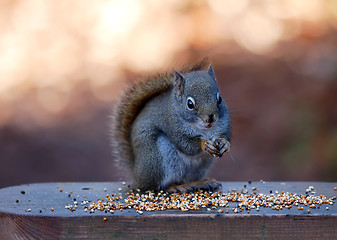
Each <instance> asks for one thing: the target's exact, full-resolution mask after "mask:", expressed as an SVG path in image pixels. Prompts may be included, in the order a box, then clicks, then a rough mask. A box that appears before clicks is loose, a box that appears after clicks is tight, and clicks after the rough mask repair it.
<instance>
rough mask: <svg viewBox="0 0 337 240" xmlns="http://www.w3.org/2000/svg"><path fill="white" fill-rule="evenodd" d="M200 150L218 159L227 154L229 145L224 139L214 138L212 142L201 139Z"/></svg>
mask: <svg viewBox="0 0 337 240" xmlns="http://www.w3.org/2000/svg"><path fill="white" fill-rule="evenodd" d="M201 148H202V150H203V151H204V152H206V153H207V154H208V155H211V156H214V157H218V158H220V157H222V155H223V154H224V153H227V152H229V150H230V143H229V142H228V141H227V140H226V139H225V138H216V139H215V140H214V141H211V140H205V139H201Z"/></svg>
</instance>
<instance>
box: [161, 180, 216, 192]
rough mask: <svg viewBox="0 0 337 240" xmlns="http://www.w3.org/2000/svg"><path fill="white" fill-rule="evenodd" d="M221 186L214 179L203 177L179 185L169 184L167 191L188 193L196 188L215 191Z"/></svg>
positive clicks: (196, 189)
mask: <svg viewBox="0 0 337 240" xmlns="http://www.w3.org/2000/svg"><path fill="white" fill-rule="evenodd" d="M221 187H222V185H221V183H220V182H218V181H216V180H215V179H205V180H201V181H193V182H189V183H185V184H181V185H171V186H170V187H169V188H168V189H167V192H169V193H189V192H194V191H198V190H204V191H211V192H216V191H218V190H219V189H220V188H221Z"/></svg>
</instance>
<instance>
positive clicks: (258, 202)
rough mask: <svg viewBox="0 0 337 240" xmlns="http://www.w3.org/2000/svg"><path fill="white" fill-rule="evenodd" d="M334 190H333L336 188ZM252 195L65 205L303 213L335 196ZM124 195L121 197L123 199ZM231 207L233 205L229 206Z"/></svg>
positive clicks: (130, 196)
mask: <svg viewBox="0 0 337 240" xmlns="http://www.w3.org/2000/svg"><path fill="white" fill-rule="evenodd" d="M335 190H336V189H335ZM253 191H254V192H253V193H251V194H248V193H247V191H241V192H238V191H235V190H232V191H230V192H228V193H224V192H222V191H219V192H214V193H212V192H207V191H202V190H199V191H196V192H191V193H172V194H170V193H167V192H163V191H161V192H157V193H155V192H150V191H148V192H145V193H141V192H140V191H139V190H136V191H132V190H130V191H129V192H126V194H125V195H121V194H117V195H114V194H107V195H106V196H105V197H103V198H100V199H97V200H95V201H87V200H84V201H82V202H80V203H78V202H77V201H74V202H73V204H69V205H67V206H65V208H67V209H69V210H70V211H76V209H77V208H78V207H79V206H81V208H83V210H84V211H85V212H90V213H94V212H95V211H104V212H106V213H112V214H113V213H114V212H115V211H116V210H118V211H123V210H124V209H135V210H136V211H137V213H139V214H143V212H144V211H164V210H170V209H175V210H180V211H183V212H185V211H190V210H196V211H198V210H201V209H204V210H208V211H210V210H217V211H218V212H219V213H223V212H226V213H229V212H234V213H239V212H243V211H245V212H246V213H248V214H249V213H250V212H251V211H252V210H255V211H259V210H260V209H261V208H270V209H272V210H276V211H280V210H282V209H290V208H297V209H298V210H303V209H304V207H306V208H308V209H307V212H308V213H310V212H311V210H310V209H315V208H318V209H319V208H323V207H324V208H325V209H326V210H329V205H333V204H334V203H335V201H336V196H334V197H330V198H328V197H326V196H324V195H315V191H314V187H313V186H310V187H309V188H307V189H306V194H305V195H301V194H300V195H299V194H293V193H289V192H281V193H278V192H277V191H276V192H275V193H270V194H263V193H258V189H257V188H253ZM123 196H124V197H123ZM229 203H235V204H234V205H235V207H230V204H229ZM231 205H233V204H231Z"/></svg>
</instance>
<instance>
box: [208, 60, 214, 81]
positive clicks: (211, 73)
mask: <svg viewBox="0 0 337 240" xmlns="http://www.w3.org/2000/svg"><path fill="white" fill-rule="evenodd" d="M208 74H209V75H210V76H211V77H212V78H213V79H214V80H215V73H214V70H213V67H212V64H211V65H209V67H208Z"/></svg>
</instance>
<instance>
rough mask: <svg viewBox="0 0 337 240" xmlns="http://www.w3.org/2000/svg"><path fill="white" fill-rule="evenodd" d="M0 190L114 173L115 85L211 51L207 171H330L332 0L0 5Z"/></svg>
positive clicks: (336, 47)
mask: <svg viewBox="0 0 337 240" xmlns="http://www.w3.org/2000/svg"><path fill="white" fill-rule="evenodd" d="M0 19H1V20H0V163H1V167H0V187H5V186H9V185H15V184H22V183H32V182H47V181H117V180H126V179H125V178H123V174H121V173H120V172H118V171H117V170H116V168H115V167H114V165H113V161H112V158H111V154H110V146H109V142H110V138H109V116H110V113H111V107H112V106H113V103H114V100H115V98H116V96H118V95H119V94H120V92H121V90H122V89H123V88H125V86H126V84H127V82H129V81H132V80H134V79H138V78H140V77H141V76H144V75H146V74H147V73H150V72H151V73H152V72H156V71H163V70H172V69H174V68H177V69H179V68H180V67H181V66H182V65H186V64H191V63H194V62H195V61H197V60H198V59H200V58H201V57H204V56H210V57H211V61H212V63H213V66H214V69H215V72H216V75H217V79H218V83H219V86H220V89H221V92H222V95H223V97H224V99H225V100H226V101H227V104H228V106H229V108H230V110H231V113H232V122H233V141H232V151H231V156H232V157H230V156H226V157H224V158H223V159H220V160H218V161H217V162H216V164H215V166H214V167H213V168H212V171H211V172H210V173H209V175H210V176H211V177H215V178H217V179H219V180H224V181H232V180H241V181H247V180H260V179H263V180H266V181H273V180H274V181H293V180H295V181H299V180H308V181H309V180H310V181H337V174H336V173H337V106H336V105H337V102H336V100H337V97H336V94H337V1H334V0H331V1H320V0H296V1H292V0H273V1H269V0H256V1H248V0H228V1H222V0H200V1H192V0H190V1H181V0H170V1H153V0H112V1H103V0H102V1H80V0H77V1H76V0H75V1H42V0H41V1H38V0H32V1H15V0H10V1H9V0H8V1H6V0H3V1H1V3H0Z"/></svg>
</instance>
